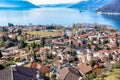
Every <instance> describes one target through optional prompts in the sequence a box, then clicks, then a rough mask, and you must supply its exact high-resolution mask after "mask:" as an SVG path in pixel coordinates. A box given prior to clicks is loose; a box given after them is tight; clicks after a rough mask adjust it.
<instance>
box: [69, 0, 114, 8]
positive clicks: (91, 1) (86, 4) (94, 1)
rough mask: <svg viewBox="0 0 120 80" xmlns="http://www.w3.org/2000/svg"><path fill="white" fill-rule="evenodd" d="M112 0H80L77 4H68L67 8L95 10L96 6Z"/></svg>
mask: <svg viewBox="0 0 120 80" xmlns="http://www.w3.org/2000/svg"><path fill="white" fill-rule="evenodd" d="M111 1H112V0H88V1H81V2H79V3H77V4H74V5H72V6H70V7H69V8H76V9H81V10H88V9H90V10H96V9H97V8H99V7H101V6H103V5H105V4H108V3H110V2H111Z"/></svg>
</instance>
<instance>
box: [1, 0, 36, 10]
mask: <svg viewBox="0 0 120 80" xmlns="http://www.w3.org/2000/svg"><path fill="white" fill-rule="evenodd" d="M37 7H38V6H35V5H34V4H32V3H30V2H28V1H22V0H11V1H10V0H4V1H0V8H1V9H2V8H4V9H10V8H18V9H26V8H37Z"/></svg>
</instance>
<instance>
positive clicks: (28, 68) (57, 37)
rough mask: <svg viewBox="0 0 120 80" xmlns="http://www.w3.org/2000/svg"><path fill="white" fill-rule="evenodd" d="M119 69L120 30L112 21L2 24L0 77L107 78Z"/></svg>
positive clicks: (30, 79)
mask: <svg viewBox="0 0 120 80" xmlns="http://www.w3.org/2000/svg"><path fill="white" fill-rule="evenodd" d="M116 69H117V70H120V31H119V30H117V29H115V28H113V27H111V26H109V25H101V24H74V25H73V26H72V27H64V26H61V25H32V26H14V25H10V24H9V26H4V27H2V26H1V27H0V80H94V79H95V80H106V79H105V76H106V75H107V74H105V73H108V72H111V71H113V70H116ZM119 74H120V73H117V74H116V75H115V79H116V80H119V79H120V77H119Z"/></svg>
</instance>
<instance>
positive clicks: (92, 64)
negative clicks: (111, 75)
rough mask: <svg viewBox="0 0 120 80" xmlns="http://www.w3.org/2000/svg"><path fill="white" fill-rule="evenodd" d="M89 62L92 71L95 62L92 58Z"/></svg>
mask: <svg viewBox="0 0 120 80" xmlns="http://www.w3.org/2000/svg"><path fill="white" fill-rule="evenodd" d="M89 64H90V66H91V67H92V71H93V68H94V66H95V64H96V62H95V61H94V60H91V61H90V63H89Z"/></svg>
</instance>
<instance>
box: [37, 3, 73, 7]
mask: <svg viewBox="0 0 120 80" xmlns="http://www.w3.org/2000/svg"><path fill="white" fill-rule="evenodd" d="M71 5H73V3H66V4H43V5H42V4H41V5H39V7H69V6H71Z"/></svg>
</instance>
